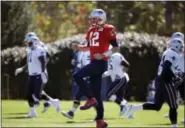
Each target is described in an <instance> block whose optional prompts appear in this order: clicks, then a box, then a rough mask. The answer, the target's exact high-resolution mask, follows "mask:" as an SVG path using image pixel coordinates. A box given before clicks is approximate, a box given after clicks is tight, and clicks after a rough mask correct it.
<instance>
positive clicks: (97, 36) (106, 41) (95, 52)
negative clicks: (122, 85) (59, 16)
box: [72, 9, 119, 128]
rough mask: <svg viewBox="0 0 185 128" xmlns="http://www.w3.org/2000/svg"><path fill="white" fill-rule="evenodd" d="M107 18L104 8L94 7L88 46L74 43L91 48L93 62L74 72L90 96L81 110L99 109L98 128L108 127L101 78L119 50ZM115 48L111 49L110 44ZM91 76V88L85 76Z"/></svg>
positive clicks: (112, 27) (90, 21) (83, 90)
mask: <svg viewBox="0 0 185 128" xmlns="http://www.w3.org/2000/svg"><path fill="white" fill-rule="evenodd" d="M106 20H107V18H106V13H105V11H104V10H102V9H94V10H93V11H92V12H91V14H90V17H89V23H90V25H91V27H90V28H89V30H88V32H87V34H86V40H87V42H88V47H80V46H78V45H72V48H73V49H76V50H89V51H90V57H91V62H90V64H88V65H86V66H85V67H83V68H82V69H80V71H78V72H76V73H75V74H74V78H75V81H76V83H77V85H78V86H79V87H80V91H81V92H82V93H83V94H84V95H85V96H86V97H87V98H88V99H87V101H86V103H85V105H83V106H81V107H80V109H81V110H87V109H89V108H91V107H96V111H97V117H96V119H97V121H96V124H97V126H96V127H97V128H105V127H107V123H106V122H104V120H103V117H104V107H103V101H102V99H101V82H102V81H101V79H102V74H103V73H104V72H105V71H106V70H107V60H108V57H110V56H111V55H112V53H114V52H117V51H119V48H118V43H117V40H116V32H115V27H114V26H112V25H109V24H105V22H106ZM110 44H111V45H112V46H113V48H112V49H111V50H108V49H109V45H110ZM85 77H90V85H91V89H88V88H87V83H86V82H85V80H84V79H83V78H85Z"/></svg>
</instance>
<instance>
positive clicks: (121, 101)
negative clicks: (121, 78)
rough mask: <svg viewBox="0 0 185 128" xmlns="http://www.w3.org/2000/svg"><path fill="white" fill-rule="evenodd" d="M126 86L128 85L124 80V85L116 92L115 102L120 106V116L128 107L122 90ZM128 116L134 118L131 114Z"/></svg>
mask: <svg viewBox="0 0 185 128" xmlns="http://www.w3.org/2000/svg"><path fill="white" fill-rule="evenodd" d="M127 86H128V83H127V81H125V83H124V85H123V86H122V87H121V88H120V89H119V90H118V91H117V92H116V97H117V99H116V101H115V102H116V103H117V104H119V106H120V116H122V115H124V113H125V112H126V110H127V107H128V103H127V101H126V99H124V92H125V89H126V88H127ZM129 118H134V117H133V115H130V116H129Z"/></svg>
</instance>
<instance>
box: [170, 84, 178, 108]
mask: <svg viewBox="0 0 185 128" xmlns="http://www.w3.org/2000/svg"><path fill="white" fill-rule="evenodd" d="M168 86H169V87H170V90H171V93H172V98H173V100H172V102H173V103H174V107H175V108H176V107H177V105H176V98H175V94H174V93H175V92H174V90H173V88H172V86H171V85H168Z"/></svg>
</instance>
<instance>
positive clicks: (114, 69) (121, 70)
mask: <svg viewBox="0 0 185 128" xmlns="http://www.w3.org/2000/svg"><path fill="white" fill-rule="evenodd" d="M129 66H130V64H129V63H128V61H127V60H126V59H125V58H124V56H123V55H121V54H120V53H114V54H113V55H112V56H111V58H110V59H109V61H108V71H106V72H105V73H104V74H103V77H105V76H111V80H112V84H111V85H110V87H109V89H108V92H107V97H108V99H109V100H110V101H113V102H115V103H117V104H118V105H119V106H120V116H122V115H123V114H124V112H125V110H126V108H127V101H126V100H125V99H124V98H123V94H124V92H123V90H124V91H125V89H126V87H127V85H128V82H129V76H128V74H127V73H126V72H127V71H128V68H129ZM129 118H133V116H132V115H131V116H130V117H129Z"/></svg>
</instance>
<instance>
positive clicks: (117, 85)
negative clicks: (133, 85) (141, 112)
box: [107, 78, 126, 109]
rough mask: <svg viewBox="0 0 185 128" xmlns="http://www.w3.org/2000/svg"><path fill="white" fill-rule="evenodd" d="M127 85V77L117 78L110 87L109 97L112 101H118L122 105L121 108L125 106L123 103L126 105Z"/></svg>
mask: <svg viewBox="0 0 185 128" xmlns="http://www.w3.org/2000/svg"><path fill="white" fill-rule="evenodd" d="M125 85H126V79H125V78H122V79H117V80H115V81H114V82H113V83H112V84H111V85H110V87H109V89H108V91H107V98H108V99H109V100H110V101H113V102H115V103H117V104H118V105H119V106H120V109H122V108H123V105H126V103H125V101H123V88H124V86H125Z"/></svg>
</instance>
